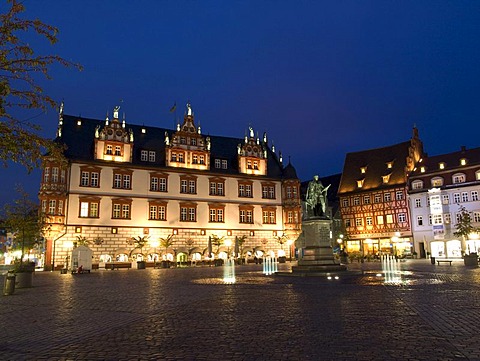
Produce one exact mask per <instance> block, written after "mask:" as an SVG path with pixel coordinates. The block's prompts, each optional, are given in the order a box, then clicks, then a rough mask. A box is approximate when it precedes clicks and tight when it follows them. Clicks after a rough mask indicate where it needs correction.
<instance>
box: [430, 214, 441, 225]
mask: <svg viewBox="0 0 480 361" xmlns="http://www.w3.org/2000/svg"><path fill="white" fill-rule="evenodd" d="M432 221H433V224H442V215H441V214H434V215H433V218H432Z"/></svg>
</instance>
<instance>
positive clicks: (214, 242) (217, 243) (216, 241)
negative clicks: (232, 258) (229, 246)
mask: <svg viewBox="0 0 480 361" xmlns="http://www.w3.org/2000/svg"><path fill="white" fill-rule="evenodd" d="M211 237H212V245H214V246H215V247H217V251H216V252H215V254H217V255H218V251H220V246H221V245H222V244H223V241H224V239H225V237H218V236H217V235H216V234H212V236H211Z"/></svg>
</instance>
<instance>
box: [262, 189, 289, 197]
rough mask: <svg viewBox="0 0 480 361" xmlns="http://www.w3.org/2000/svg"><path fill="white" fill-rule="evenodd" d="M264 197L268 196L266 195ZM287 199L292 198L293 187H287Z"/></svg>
mask: <svg viewBox="0 0 480 361" xmlns="http://www.w3.org/2000/svg"><path fill="white" fill-rule="evenodd" d="M263 198H267V197H266V196H264V197H263ZM287 199H292V187H287Z"/></svg>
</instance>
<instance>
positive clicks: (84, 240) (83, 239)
mask: <svg viewBox="0 0 480 361" xmlns="http://www.w3.org/2000/svg"><path fill="white" fill-rule="evenodd" d="M76 238H77V240H76V241H74V242H73V245H74V247H78V246H88V245H89V244H90V241H89V240H88V239H87V238H86V237H83V236H77V237H76Z"/></svg>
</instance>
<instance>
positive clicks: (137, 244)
mask: <svg viewBox="0 0 480 361" xmlns="http://www.w3.org/2000/svg"><path fill="white" fill-rule="evenodd" d="M148 237H149V236H143V237H142V236H138V237H132V243H133V244H134V248H133V249H132V251H131V252H130V257H131V256H132V253H133V251H135V250H136V249H139V250H140V254H141V255H142V256H144V254H143V247H145V246H146V245H147V243H148Z"/></svg>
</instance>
